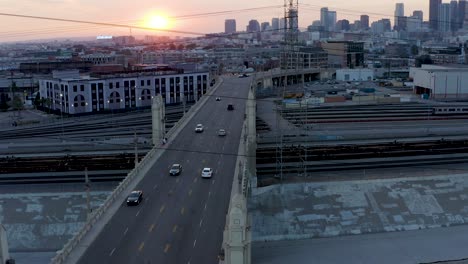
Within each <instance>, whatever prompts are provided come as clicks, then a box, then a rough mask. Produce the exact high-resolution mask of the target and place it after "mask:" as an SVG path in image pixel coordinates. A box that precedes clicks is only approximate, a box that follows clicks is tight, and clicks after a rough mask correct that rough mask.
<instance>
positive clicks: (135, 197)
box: [127, 190, 143, 205]
mask: <svg viewBox="0 0 468 264" xmlns="http://www.w3.org/2000/svg"><path fill="white" fill-rule="evenodd" d="M142 200H143V191H139V190H137V191H133V192H131V193H130V195H129V196H128V197H127V205H139V204H140V203H141V201H142Z"/></svg>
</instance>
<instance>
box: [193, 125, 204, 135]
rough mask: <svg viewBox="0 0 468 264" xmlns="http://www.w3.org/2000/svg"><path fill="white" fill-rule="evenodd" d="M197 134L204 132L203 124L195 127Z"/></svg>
mask: <svg viewBox="0 0 468 264" xmlns="http://www.w3.org/2000/svg"><path fill="white" fill-rule="evenodd" d="M195 132H196V133H201V132H203V125H202V124H197V126H196V127H195Z"/></svg>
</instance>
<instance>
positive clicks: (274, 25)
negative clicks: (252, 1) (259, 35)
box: [271, 17, 280, 31]
mask: <svg viewBox="0 0 468 264" xmlns="http://www.w3.org/2000/svg"><path fill="white" fill-rule="evenodd" d="M279 28H280V26H279V18H277V17H274V18H272V19H271V29H272V30H274V31H277V30H278V29H279Z"/></svg>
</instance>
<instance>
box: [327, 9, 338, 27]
mask: <svg viewBox="0 0 468 264" xmlns="http://www.w3.org/2000/svg"><path fill="white" fill-rule="evenodd" d="M335 26H336V11H328V28H327V30H328V31H335Z"/></svg>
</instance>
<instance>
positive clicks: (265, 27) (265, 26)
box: [260, 22, 270, 31]
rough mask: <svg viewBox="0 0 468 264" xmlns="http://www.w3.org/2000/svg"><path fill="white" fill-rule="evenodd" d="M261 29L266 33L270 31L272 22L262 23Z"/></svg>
mask: <svg viewBox="0 0 468 264" xmlns="http://www.w3.org/2000/svg"><path fill="white" fill-rule="evenodd" d="M260 28H261V30H262V31H266V30H269V29H270V22H262V24H261V25H260Z"/></svg>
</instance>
